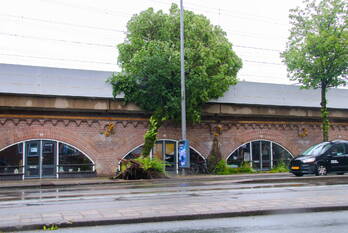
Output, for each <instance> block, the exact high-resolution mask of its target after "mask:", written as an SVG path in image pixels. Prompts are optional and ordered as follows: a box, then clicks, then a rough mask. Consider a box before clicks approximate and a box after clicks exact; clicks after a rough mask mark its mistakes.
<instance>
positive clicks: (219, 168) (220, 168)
mask: <svg viewBox="0 0 348 233" xmlns="http://www.w3.org/2000/svg"><path fill="white" fill-rule="evenodd" d="M214 172H215V174H217V175H231V174H240V173H255V170H254V169H252V168H251V166H250V164H249V163H246V162H244V163H242V165H241V166H240V167H237V168H232V167H229V166H228V165H227V162H226V161H225V160H223V159H222V160H220V161H219V162H218V163H217V164H216V167H215V171H214Z"/></svg>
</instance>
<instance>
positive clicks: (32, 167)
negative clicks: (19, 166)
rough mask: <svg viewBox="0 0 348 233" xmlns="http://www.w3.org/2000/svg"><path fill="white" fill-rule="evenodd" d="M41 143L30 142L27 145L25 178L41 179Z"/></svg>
mask: <svg viewBox="0 0 348 233" xmlns="http://www.w3.org/2000/svg"><path fill="white" fill-rule="evenodd" d="M40 144H41V141H29V142H27V143H26V147H25V148H26V151H25V157H26V159H25V176H26V177H40V170H41V169H40V165H41V156H40V154H41V150H40Z"/></svg>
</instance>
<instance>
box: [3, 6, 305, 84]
mask: <svg viewBox="0 0 348 233" xmlns="http://www.w3.org/2000/svg"><path fill="white" fill-rule="evenodd" d="M173 2H174V3H177V4H178V5H179V3H180V2H179V0H127V1H120V0H1V8H0V63H8V64H25V65H39V66H50V67H64V68H77V69H91V70H105V71H118V70H119V67H118V66H117V64H116V63H117V49H116V45H117V44H118V43H121V42H123V40H124V38H125V33H124V32H125V31H126V23H127V21H128V20H129V19H130V17H131V16H132V15H133V14H136V13H139V12H140V11H143V10H145V9H147V8H148V7H153V8H154V9H155V10H160V9H162V10H164V11H166V12H168V9H169V8H170V5H171V4H172V3H173ZM301 5H302V1H301V0H263V1H258V0H214V1H212V0H209V1H208V0H184V8H185V9H188V10H192V11H194V12H195V13H200V14H204V15H205V16H207V17H208V18H209V19H210V20H211V22H212V24H215V25H220V26H221V27H222V28H223V29H224V30H225V31H226V32H227V36H228V38H229V40H230V41H231V42H232V43H233V45H234V50H235V51H236V53H237V54H238V56H240V57H241V58H242V60H243V63H244V65H243V69H242V70H241V71H240V72H239V74H238V78H239V79H240V80H246V81H256V82H269V83H290V82H289V80H288V78H287V76H286V66H285V65H282V63H281V59H280V57H279V53H280V52H281V51H282V50H284V48H285V45H286V41H287V37H288V34H289V24H288V22H289V20H288V15H289V9H291V8H295V7H296V6H301Z"/></svg>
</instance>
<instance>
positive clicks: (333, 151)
mask: <svg viewBox="0 0 348 233" xmlns="http://www.w3.org/2000/svg"><path fill="white" fill-rule="evenodd" d="M289 169H290V172H291V173H293V174H294V175H296V176H303V174H315V175H317V176H322V175H326V174H327V173H328V172H336V173H337V174H344V173H345V172H348V141H344V140H335V141H332V142H322V143H319V144H317V145H314V146H311V147H310V148H308V149H307V150H306V151H305V152H303V153H302V154H301V155H299V156H298V157H296V158H294V159H292V160H291V161H290V165H289Z"/></svg>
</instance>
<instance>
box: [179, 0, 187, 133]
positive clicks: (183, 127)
mask: <svg viewBox="0 0 348 233" xmlns="http://www.w3.org/2000/svg"><path fill="white" fill-rule="evenodd" d="M180 61H181V137H182V140H186V103H185V102H186V97H185V66H184V64H185V63H184V7H183V0H180Z"/></svg>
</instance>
